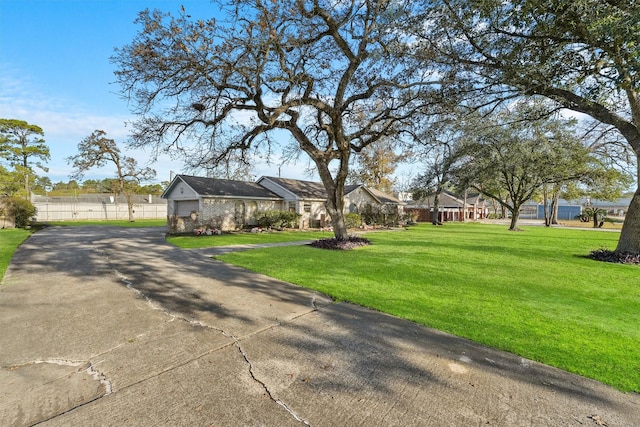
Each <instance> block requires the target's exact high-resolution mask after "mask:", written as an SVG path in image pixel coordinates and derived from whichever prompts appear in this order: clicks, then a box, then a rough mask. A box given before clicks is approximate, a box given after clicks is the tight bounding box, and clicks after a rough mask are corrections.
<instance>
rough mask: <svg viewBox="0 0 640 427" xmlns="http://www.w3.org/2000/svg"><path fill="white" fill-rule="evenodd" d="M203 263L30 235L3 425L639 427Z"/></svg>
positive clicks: (6, 313) (421, 333)
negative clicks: (487, 426) (482, 426)
mask: <svg viewBox="0 0 640 427" xmlns="http://www.w3.org/2000/svg"><path fill="white" fill-rule="evenodd" d="M208 253H210V251H209V252H208V251H202V250H181V249H178V248H175V247H173V246H171V245H168V244H167V243H166V242H165V241H164V229H163V228H141V229H135V228H112V227H78V228H76V227H73V228H71V227H69V228H63V227H53V228H48V229H45V230H42V231H40V232H38V233H36V234H34V235H33V236H31V237H30V238H29V239H28V240H27V241H26V242H25V243H24V244H23V245H22V246H21V247H20V248H19V249H18V251H17V252H16V254H15V256H14V258H13V260H12V263H11V265H10V267H9V269H8V271H7V274H6V275H5V278H4V280H3V282H2V284H1V285H0V425H2V426H30V425H43V426H92V425H96V426H97V425H100V426H104V425H113V426H115V425H118V426H120V425H135V426H159V425H167V426H169V425H170V426H209V425H215V426H227V425H228V426H236V425H247V426H248V425H251V426H288V425H291V426H296V425H310V426H343V425H344V426H357V425H367V426H408V425H415V426H480V425H492V426H533V425H535V426H589V425H594V426H597V425H607V426H638V425H640V396H638V395H637V394H624V393H620V392H617V391H615V390H613V389H611V388H610V387H607V386H604V385H602V384H600V383H598V382H596V381H592V380H588V379H585V378H582V377H579V376H576V375H572V374H568V373H566V372H564V371H561V370H558V369H554V368H551V367H548V366H544V365H541V364H539V363H535V362H532V361H529V360H525V359H522V358H520V357H518V356H516V355H513V354H508V353H504V352H500V351H497V350H494V349H491V348H487V347H484V346H481V345H478V344H475V343H473V342H470V341H467V340H464V339H461V338H458V337H454V336H451V335H448V334H445V333H442V332H438V331H435V330H432V329H429V328H425V327H422V326H418V325H416V324H413V323H411V322H407V321H404V320H400V319H397V318H394V317H392V316H388V315H385V314H383V313H379V312H375V311H372V310H367V309H364V308H361V307H357V306H354V305H351V304H345V303H333V302H332V301H331V300H329V299H328V298H326V297H325V296H323V295H320V294H317V293H314V292H312V291H309V290H305V289H302V288H300V287H297V286H294V285H291V284H288V283H283V282H280V281H278V280H275V279H271V278H268V277H265V276H261V275H258V274H255V273H252V272H249V271H246V270H243V269H240V268H237V267H234V266H230V265H226V264H224V263H221V262H219V261H215V260H213V259H211V258H210V257H208V256H207V254H208ZM346 280H348V278H347V279H346Z"/></svg>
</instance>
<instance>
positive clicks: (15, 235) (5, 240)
mask: <svg viewBox="0 0 640 427" xmlns="http://www.w3.org/2000/svg"><path fill="white" fill-rule="evenodd" d="M30 234H31V231H29V230H24V229H22V228H6V229H0V281H1V280H2V278H3V277H4V273H5V271H7V267H8V266H9V261H11V257H12V256H13V253H14V252H15V250H16V248H17V247H18V246H20V243H22V242H24V240H25V239H26V238H27V237H29V235H30Z"/></svg>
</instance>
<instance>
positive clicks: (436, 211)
mask: <svg viewBox="0 0 640 427" xmlns="http://www.w3.org/2000/svg"><path fill="white" fill-rule="evenodd" d="M431 224H433V225H438V224H441V223H440V193H439V192H436V193H435V195H434V196H433V215H432V216H431Z"/></svg>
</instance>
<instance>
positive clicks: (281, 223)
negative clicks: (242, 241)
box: [256, 211, 302, 228]
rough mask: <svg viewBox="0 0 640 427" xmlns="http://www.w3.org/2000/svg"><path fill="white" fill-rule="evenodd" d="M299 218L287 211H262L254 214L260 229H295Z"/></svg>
mask: <svg viewBox="0 0 640 427" xmlns="http://www.w3.org/2000/svg"><path fill="white" fill-rule="evenodd" d="M301 216H302V215H300V214H297V213H295V212H289V211H263V212H257V213H256V221H257V222H258V225H259V226H260V227H266V228H296V227H298V222H299V221H300V217H301Z"/></svg>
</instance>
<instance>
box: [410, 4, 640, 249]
mask: <svg viewBox="0 0 640 427" xmlns="http://www.w3.org/2000/svg"><path fill="white" fill-rule="evenodd" d="M423 12H425V14H420V15H416V16H415V19H416V21H414V22H411V23H410V24H411V26H410V27H408V30H410V31H413V32H414V33H415V35H416V36H417V37H418V40H419V44H420V45H421V48H422V49H423V52H425V53H426V54H427V55H428V60H429V63H430V64H431V63H432V62H431V61H432V60H433V58H434V57H438V59H439V63H440V66H441V72H442V73H443V74H446V75H448V76H450V77H452V78H454V79H455V81H456V84H455V85H452V86H451V87H448V88H447V89H449V90H451V91H452V92H455V93H457V94H463V95H465V96H466V97H467V99H468V102H469V105H476V106H477V105H489V104H495V103H497V102H501V101H504V100H508V99H512V98H514V97H521V96H528V95H543V96H545V97H547V98H549V99H551V100H553V101H555V102H556V103H557V105H558V106H560V107H563V108H567V109H571V110H574V111H577V112H580V113H584V114H587V115H589V116H591V117H593V118H594V119H596V120H598V121H600V122H602V123H605V124H607V125H610V126H612V127H613V128H615V129H616V130H617V131H618V132H619V133H620V134H621V135H622V136H623V137H624V139H626V141H627V143H628V144H629V146H630V147H631V148H632V149H633V151H634V153H635V155H636V160H637V158H638V157H640V73H639V72H638V70H640V4H639V3H638V2H636V1H615V0H545V1H541V0H510V1H502V0H436V1H432V2H429V3H427V6H426V7H425V8H424V9H423ZM416 30H418V31H416ZM637 163H638V167H639V168H640V162H637ZM637 172H638V176H640V170H638V171H637ZM616 251H617V252H619V253H634V254H639V253H640V189H639V190H638V191H636V193H635V195H634V197H633V199H632V201H631V205H630V207H629V210H628V213H627V216H626V219H625V223H624V226H623V229H622V233H621V235H620V240H619V242H618V247H617V249H616Z"/></svg>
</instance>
